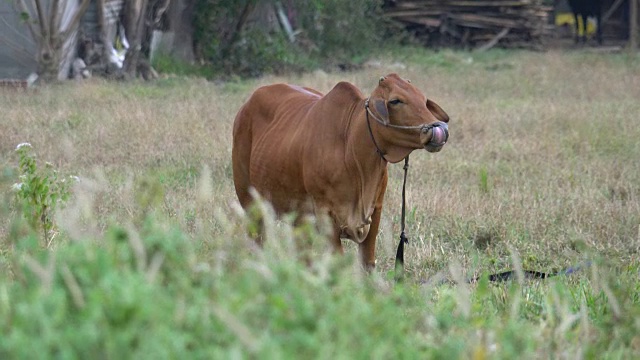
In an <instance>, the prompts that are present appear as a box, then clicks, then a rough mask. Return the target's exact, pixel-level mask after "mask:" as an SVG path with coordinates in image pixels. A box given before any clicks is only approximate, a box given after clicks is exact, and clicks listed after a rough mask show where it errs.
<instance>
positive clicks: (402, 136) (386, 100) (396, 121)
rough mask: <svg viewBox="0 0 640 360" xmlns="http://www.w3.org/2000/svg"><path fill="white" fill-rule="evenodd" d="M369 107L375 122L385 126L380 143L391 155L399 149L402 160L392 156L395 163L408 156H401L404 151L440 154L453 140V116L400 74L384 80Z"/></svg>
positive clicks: (378, 131) (373, 94)
mask: <svg viewBox="0 0 640 360" xmlns="http://www.w3.org/2000/svg"><path fill="white" fill-rule="evenodd" d="M368 108H369V110H368V111H370V114H371V115H372V116H371V117H372V118H373V119H375V121H374V122H377V123H378V124H379V125H383V126H384V127H383V128H380V127H378V129H377V131H376V132H377V133H378V134H381V135H382V139H380V142H381V143H383V144H385V145H386V147H388V149H385V150H388V151H389V153H391V152H394V149H396V150H395V151H396V152H398V153H399V154H398V155H400V156H401V157H400V158H399V159H397V156H395V157H394V156H392V157H393V158H394V159H393V160H392V161H400V160H402V158H403V157H404V156H406V155H404V156H402V155H401V154H400V153H401V152H403V151H402V149H405V151H404V152H406V149H410V150H413V149H419V148H424V149H426V150H427V151H429V152H437V151H440V149H442V147H443V146H444V144H445V143H446V142H447V139H448V138H449V130H448V126H447V123H448V122H449V115H447V113H446V112H445V111H444V110H442V108H441V107H440V106H439V105H438V104H436V103H435V102H434V101H433V100H430V99H427V98H426V96H425V95H424V94H422V93H421V92H420V91H419V90H418V89H417V88H416V87H415V86H413V85H412V84H411V82H410V81H408V80H404V79H402V78H400V77H399V76H398V75H397V74H389V75H387V76H383V77H381V78H380V81H379V82H378V86H377V87H376V88H375V90H373V92H372V93H371V96H370V97H369V102H368ZM371 125H372V126H375V125H373V124H371ZM410 150H409V151H410ZM390 155H393V154H390Z"/></svg>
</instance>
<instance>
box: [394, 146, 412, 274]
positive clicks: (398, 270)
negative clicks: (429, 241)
mask: <svg viewBox="0 0 640 360" xmlns="http://www.w3.org/2000/svg"><path fill="white" fill-rule="evenodd" d="M403 169H404V180H403V181H402V214H401V222H400V242H399V243H398V250H397V251H396V265H395V280H396V282H402V280H403V279H404V244H409V239H408V238H407V236H406V235H405V233H404V228H405V227H404V225H405V214H406V203H407V200H406V188H407V173H408V172H409V155H407V157H406V158H404V167H403Z"/></svg>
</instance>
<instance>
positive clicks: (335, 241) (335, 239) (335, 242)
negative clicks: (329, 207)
mask: <svg viewBox="0 0 640 360" xmlns="http://www.w3.org/2000/svg"><path fill="white" fill-rule="evenodd" d="M341 233H342V232H341V230H340V227H339V226H337V225H334V227H333V234H332V235H331V246H332V247H333V251H334V252H335V253H336V254H340V255H342V254H344V249H343V248H342V240H340V234H341Z"/></svg>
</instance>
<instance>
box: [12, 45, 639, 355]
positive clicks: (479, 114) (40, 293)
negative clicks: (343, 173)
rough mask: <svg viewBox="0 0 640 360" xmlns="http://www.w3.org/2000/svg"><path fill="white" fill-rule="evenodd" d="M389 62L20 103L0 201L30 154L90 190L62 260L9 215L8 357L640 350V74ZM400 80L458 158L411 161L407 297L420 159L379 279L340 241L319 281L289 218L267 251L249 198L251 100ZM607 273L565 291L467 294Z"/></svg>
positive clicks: (477, 60) (469, 57) (173, 81)
mask: <svg viewBox="0 0 640 360" xmlns="http://www.w3.org/2000/svg"><path fill="white" fill-rule="evenodd" d="M375 60H376V61H372V62H370V63H369V64H370V66H366V67H365V68H364V69H362V70H359V71H356V72H349V73H329V74H328V73H325V72H321V71H318V72H314V73H310V74H304V75H299V76H290V77H265V78H261V79H258V80H247V81H238V82H230V83H223V84H217V83H211V82H207V81H204V80H200V79H188V78H180V77H170V76H169V77H166V78H163V79H161V80H158V81H156V82H153V83H138V82H131V83H114V82H104V81H102V80H99V79H93V80H90V81H86V82H82V83H69V84H65V85H58V86H48V87H42V88H38V89H35V90H33V91H28V92H26V93H22V92H14V91H9V90H0V108H1V109H2V119H1V121H0V154H2V157H1V158H0V168H2V169H4V170H3V173H2V181H1V182H0V193H1V194H3V196H5V197H6V198H7V199H10V198H11V197H12V190H11V187H12V185H13V184H14V183H17V182H19V179H18V175H19V174H18V170H17V164H18V156H17V155H16V153H15V151H14V149H15V148H16V145H18V144H19V143H22V142H29V143H30V144H31V145H32V146H33V152H34V153H35V154H36V155H37V159H38V161H39V162H40V163H39V164H44V162H50V163H51V165H52V167H53V168H55V169H57V170H58V171H59V173H60V174H66V175H76V176H78V177H79V178H80V182H78V183H77V184H75V185H74V186H73V191H72V196H71V198H70V200H69V202H68V203H67V205H66V207H64V208H63V209H62V210H60V211H59V212H58V213H57V214H56V216H55V218H54V219H55V223H56V229H57V230H56V235H55V237H54V239H53V241H52V242H51V244H50V247H49V248H48V249H43V246H42V240H41V239H40V237H41V236H40V233H38V232H34V231H32V230H31V229H30V228H29V226H27V225H25V224H24V222H22V221H21V220H20V217H19V216H18V215H19V212H18V210H17V209H16V207H15V206H3V207H2V208H0V214H1V215H2V219H1V220H0V237H1V239H2V243H0V253H1V254H2V257H1V259H2V263H1V264H0V266H1V267H2V270H0V329H1V330H0V331H2V334H0V357H2V358H16V357H34V356H36V357H42V358H47V357H63V358H77V357H80V358H82V357H87V356H91V355H95V354H101V356H100V357H103V358H115V357H121V356H125V357H132V358H177V357H180V358H182V357H184V356H187V357H198V358H199V357H205V358H212V357H213V358H216V357H222V356H224V357H225V358H226V357H231V356H234V357H239V358H245V357H261V358H262V357H266V358H301V357H303V358H307V357H311V358H398V357H401V358H431V357H435V358H474V359H484V358H509V359H512V358H634V357H638V356H640V335H638V334H640V320H639V319H640V279H639V277H640V264H639V256H640V252H639V250H640V160H639V159H640V143H639V142H638V139H640V126H638V121H639V120H640V58H639V57H638V56H630V55H627V54H596V53H588V52H582V51H573V52H555V51H554V52H547V53H531V52H505V51H489V52H487V53H482V54H474V53H464V52H450V51H442V52H438V53H432V52H425V51H424V50H417V49H403V50H400V51H398V52H397V53H393V54H391V53H388V54H382V55H380V56H379V58H378V59H375ZM390 72H398V73H399V74H401V76H403V77H405V78H408V79H411V80H412V83H413V84H415V85H416V86H417V87H418V88H420V89H423V90H424V92H425V93H426V94H427V96H428V97H429V98H431V99H433V100H435V101H436V102H437V103H439V104H440V105H441V106H442V107H443V108H444V109H445V110H446V111H447V112H448V113H449V115H450V117H451V121H450V123H449V128H450V133H451V137H450V141H449V143H448V144H447V145H446V147H445V148H444V149H443V150H442V151H441V152H440V153H437V154H430V153H427V152H424V151H418V152H414V153H413V154H412V156H411V168H410V174H409V180H408V209H409V213H408V218H407V219H408V222H407V232H408V236H409V238H410V245H409V246H408V248H406V249H405V257H406V259H405V260H406V264H407V269H406V270H407V281H406V282H405V283H404V284H403V285H400V286H396V285H394V283H393V281H392V270H393V257H394V255H395V246H396V244H397V236H398V233H399V219H400V198H401V196H400V195H401V181H402V165H401V164H397V165H391V166H390V182H389V187H388V190H387V196H386V199H385V204H386V205H385V209H384V212H383V219H382V224H381V233H380V235H379V241H378V244H379V245H378V249H377V258H378V259H377V261H378V269H377V271H376V273H375V274H373V275H371V276H365V275H363V274H362V273H361V271H360V269H359V267H358V264H357V262H356V261H354V259H355V256H354V254H355V247H354V246H353V245H352V244H350V243H348V242H345V245H347V248H348V251H347V256H345V257H343V258H336V257H334V256H331V255H328V254H327V252H326V251H325V250H326V246H325V243H324V239H322V238H321V237H316V240H315V244H314V245H316V246H315V247H314V255H313V264H312V265H311V266H306V265H305V264H304V263H303V262H300V261H297V260H295V258H296V254H295V251H294V250H293V245H292V243H293V240H292V238H293V237H295V234H297V233H298V232H300V231H306V232H309V231H312V230H311V229H293V228H291V226H290V225H289V223H288V222H286V221H284V222H283V221H275V220H272V221H268V222H267V223H268V225H269V231H270V232H269V235H268V239H267V245H266V248H265V249H264V251H258V250H256V249H255V248H254V247H253V246H252V245H251V241H250V240H249V239H248V237H247V236H246V234H245V232H244V230H243V229H244V225H245V224H246V222H247V221H248V220H247V219H246V218H245V217H244V216H243V215H242V213H241V211H240V210H239V206H238V205H237V201H236V198H235V193H234V190H233V183H232V180H231V127H232V122H233V118H234V116H235V113H236V112H237V110H238V109H239V107H240V106H241V104H242V103H243V102H244V101H245V100H246V99H247V98H248V96H249V95H250V93H251V92H252V90H254V89H255V88H256V87H258V86H260V85H263V84H268V83H273V82H290V83H296V84H300V85H305V86H309V87H313V88H316V89H318V90H320V91H323V92H327V91H329V90H330V89H331V88H332V86H333V85H334V84H335V83H337V82H338V81H342V80H347V81H351V82H353V83H354V84H356V85H357V86H358V87H360V88H361V89H362V90H363V92H365V93H367V92H369V91H370V90H372V89H373V87H374V86H375V84H376V81H377V79H378V78H379V77H380V76H381V75H384V74H387V73H390ZM43 166H44V165H43ZM5 203H7V204H9V203H11V202H9V201H5ZM12 204H14V205H15V203H12ZM54 259H55V260H54ZM587 262H589V263H590V264H591V266H590V267H588V268H585V269H583V270H582V271H580V272H578V273H576V274H573V275H571V276H566V277H558V278H553V279H548V280H544V281H532V280H523V279H518V280H514V281H511V282H507V283H501V284H489V283H487V281H486V279H484V280H481V281H480V282H479V283H477V284H471V285H468V284H465V283H464V281H463V280H464V279H467V278H470V277H474V276H479V275H483V274H488V273H494V272H499V271H503V270H508V269H528V270H537V271H545V272H554V271H559V270H562V269H565V268H567V267H570V266H575V265H577V264H584V263H587ZM442 277H444V278H446V279H449V280H452V281H447V282H445V283H441V282H438V281H434V280H433V279H437V278H442Z"/></svg>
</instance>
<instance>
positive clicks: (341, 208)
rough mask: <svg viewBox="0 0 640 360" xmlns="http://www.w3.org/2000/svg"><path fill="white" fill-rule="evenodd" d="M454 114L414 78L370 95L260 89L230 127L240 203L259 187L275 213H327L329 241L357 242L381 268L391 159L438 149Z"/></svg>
mask: <svg viewBox="0 0 640 360" xmlns="http://www.w3.org/2000/svg"><path fill="white" fill-rule="evenodd" d="M448 121H449V116H448V115H447V114H446V113H445V112H444V111H443V110H442V109H441V108H440V106H438V105H437V104H436V103H435V102H433V101H432V100H428V99H427V98H426V97H425V96H424V95H423V94H422V93H421V92H420V91H419V90H418V89H416V88H415V87H414V86H413V85H411V84H410V82H409V81H406V80H403V79H401V78H400V77H399V76H398V75H396V74H390V75H388V76H386V77H382V78H380V81H379V84H378V86H377V87H376V88H375V90H373V92H372V93H371V96H370V97H369V98H365V97H364V96H363V95H362V93H361V92H360V90H358V89H357V88H356V87H355V86H354V85H352V84H350V83H347V82H340V83H338V84H337V85H336V86H335V87H334V88H333V89H332V90H331V91H330V92H329V93H328V94H326V95H324V96H323V95H322V94H321V93H319V92H318V91H316V90H313V89H309V88H303V87H299V86H294V85H287V84H275V85H270V86H264V87H261V88H259V89H258V90H256V91H255V93H253V95H252V96H251V98H250V99H249V100H248V101H247V102H246V104H244V105H243V106H242V108H241V109H240V111H239V112H238V115H237V116H236V119H235V123H234V127H233V152H232V156H233V181H234V184H235V188H236V193H237V195H238V199H239V200H240V204H241V205H242V206H243V207H244V208H245V209H246V208H247V207H248V206H249V205H250V204H251V202H252V196H251V195H250V192H249V189H250V188H251V187H254V188H255V189H256V190H257V191H258V193H259V194H261V195H262V196H263V197H264V198H266V199H267V200H269V201H270V202H271V204H272V205H273V207H274V209H275V210H276V212H277V213H278V214H283V213H287V212H291V211H295V212H297V213H298V214H308V213H315V214H316V215H320V214H328V215H329V216H330V218H331V219H332V220H333V224H334V235H333V237H332V243H333V245H334V246H335V249H336V250H337V251H339V252H342V251H343V250H342V243H341V241H340V238H348V239H351V240H353V241H355V242H357V243H358V244H359V248H360V255H361V259H362V262H363V265H364V266H365V267H366V268H367V269H371V268H374V267H375V245H376V236H377V235H378V225H379V224H380V214H381V212H382V202H383V198H384V193H385V190H386V187H387V163H388V162H392V163H396V162H399V161H402V160H403V159H404V158H405V157H406V156H407V155H409V154H410V153H411V152H412V151H413V150H415V149H426V150H427V151H429V152H437V151H439V150H440V149H441V148H442V146H444V144H445V143H446V141H447V139H448V136H449V134H448V128H447V124H446V123H447V122H448Z"/></svg>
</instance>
